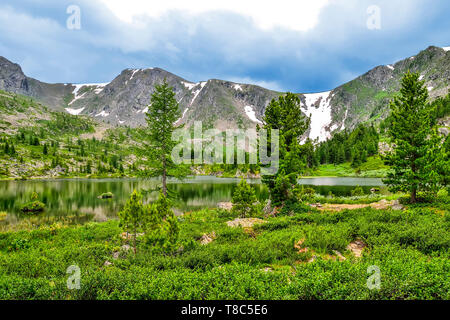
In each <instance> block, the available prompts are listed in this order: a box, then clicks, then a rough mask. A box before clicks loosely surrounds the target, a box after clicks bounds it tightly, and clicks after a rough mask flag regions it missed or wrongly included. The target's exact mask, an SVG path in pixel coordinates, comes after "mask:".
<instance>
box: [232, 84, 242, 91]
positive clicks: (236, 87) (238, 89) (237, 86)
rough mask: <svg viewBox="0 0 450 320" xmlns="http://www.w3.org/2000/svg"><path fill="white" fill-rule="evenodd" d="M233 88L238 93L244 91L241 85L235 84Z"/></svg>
mask: <svg viewBox="0 0 450 320" xmlns="http://www.w3.org/2000/svg"><path fill="white" fill-rule="evenodd" d="M233 88H234V90H236V91H243V90H242V87H241V86H240V85H239V84H235V85H234V86H233Z"/></svg>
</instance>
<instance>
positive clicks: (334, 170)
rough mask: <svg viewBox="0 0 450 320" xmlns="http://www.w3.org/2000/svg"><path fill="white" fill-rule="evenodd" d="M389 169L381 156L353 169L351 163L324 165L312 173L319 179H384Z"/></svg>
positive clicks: (368, 159) (369, 159)
mask: <svg viewBox="0 0 450 320" xmlns="http://www.w3.org/2000/svg"><path fill="white" fill-rule="evenodd" d="M388 170H389V167H388V166H386V165H385V164H384V163H383V160H381V158H380V157H379V156H374V157H368V158H367V162H365V163H363V164H361V166H359V167H357V168H353V167H352V166H351V163H350V162H346V163H343V164H340V165H334V164H324V165H320V166H319V168H318V169H317V170H315V171H313V172H312V174H311V176H318V177H366V178H369V177H370V178H382V177H385V176H386V173H387V171H388Z"/></svg>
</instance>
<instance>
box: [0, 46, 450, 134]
mask: <svg viewBox="0 0 450 320" xmlns="http://www.w3.org/2000/svg"><path fill="white" fill-rule="evenodd" d="M408 70H410V71H411V72H419V73H420V75H421V79H423V80H424V81H425V83H426V86H427V87H428V90H429V93H430V98H431V99H435V98H437V97H440V96H445V95H447V94H448V92H449V89H450V47H445V48H440V47H435V46H430V47H429V48H427V49H426V50H423V51H421V52H420V53H418V54H417V55H416V56H412V57H408V58H406V59H404V60H401V61H398V62H396V63H393V64H391V65H382V66H378V67H375V68H374V69H372V70H370V71H368V72H367V73H365V74H363V75H361V76H359V77H357V78H356V79H354V80H352V81H350V82H347V83H345V84H343V85H341V86H339V87H337V88H335V89H333V90H331V91H328V92H321V93H297V94H298V96H299V97H300V99H301V101H302V111H303V112H304V114H305V115H306V116H309V117H311V125H310V128H309V130H308V132H307V133H306V134H305V137H304V138H307V137H309V138H311V139H318V140H319V141H324V140H326V139H328V138H329V137H330V136H331V133H332V132H333V131H335V130H343V129H345V128H349V129H352V128H354V127H355V126H357V125H358V124H359V123H361V122H373V121H378V120H380V119H383V118H384V117H386V116H387V114H388V111H389V108H388V105H389V100H390V99H392V97H393V96H394V95H395V94H396V92H397V91H398V90H399V87H400V80H401V78H402V76H403V74H404V73H405V72H407V71H408ZM164 79H166V81H167V82H168V83H169V84H170V85H171V86H172V87H173V89H174V91H175V96H176V99H177V101H178V102H179V106H180V111H181V113H182V117H181V118H180V119H179V120H178V123H179V124H182V123H183V124H186V125H187V126H190V125H192V124H193V123H194V121H202V122H203V127H213V126H214V127H216V128H218V129H227V128H251V127H255V126H256V124H258V123H261V120H262V117H263V115H264V111H265V108H266V107H267V105H268V104H269V103H270V101H271V100H272V99H274V98H277V97H279V96H280V95H282V94H284V93H282V92H276V91H273V90H269V89H265V88H262V87H260V86H256V85H252V84H241V83H235V82H230V81H225V80H217V79H211V80H207V81H202V82H198V83H194V82H190V81H188V80H186V79H183V78H181V77H179V76H177V75H174V74H172V73H170V72H168V71H165V70H163V69H160V68H147V69H126V70H123V71H122V72H121V73H120V74H119V75H118V76H117V77H116V78H115V79H113V80H112V81H111V82H109V83H101V84H98V83H90V84H89V83H88V84H63V83H56V84H50V83H45V82H41V81H39V80H36V79H33V78H30V77H28V76H26V75H25V74H24V72H23V71H22V68H21V67H20V66H19V65H18V64H15V63H13V62H11V61H9V60H8V59H6V58H3V57H0V89H1V90H4V91H8V92H13V93H18V94H22V95H25V96H29V97H32V98H34V99H36V100H37V101H39V102H41V103H42V104H44V105H46V106H48V107H49V108H51V109H53V110H55V111H61V112H68V113H70V114H73V115H88V116H91V117H93V118H94V119H97V120H100V121H103V122H106V123H109V124H111V125H113V126H130V127H137V126H142V125H145V123H146V121H145V113H146V111H147V108H148V105H149V103H150V95H151V94H152V92H153V90H154V87H155V85H157V84H160V83H161V82H162V81H163V80H164Z"/></svg>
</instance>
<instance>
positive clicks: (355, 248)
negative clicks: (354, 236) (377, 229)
mask: <svg viewBox="0 0 450 320" xmlns="http://www.w3.org/2000/svg"><path fill="white" fill-rule="evenodd" d="M366 247H367V245H366V244H365V243H364V242H363V241H362V240H355V241H353V242H350V244H349V245H348V246H347V250H348V251H350V252H351V253H353V255H354V256H355V257H357V258H360V257H361V256H362V252H363V250H364V248H366Z"/></svg>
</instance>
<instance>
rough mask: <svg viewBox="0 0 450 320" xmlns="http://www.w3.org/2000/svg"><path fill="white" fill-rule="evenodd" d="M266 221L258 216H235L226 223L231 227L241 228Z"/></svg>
mask: <svg viewBox="0 0 450 320" xmlns="http://www.w3.org/2000/svg"><path fill="white" fill-rule="evenodd" d="M262 223H267V221H265V220H262V219H258V218H237V219H234V220H233V221H228V222H227V225H228V226H229V227H232V228H236V227H239V226H240V227H243V228H251V227H253V226H254V225H257V224H262Z"/></svg>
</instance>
